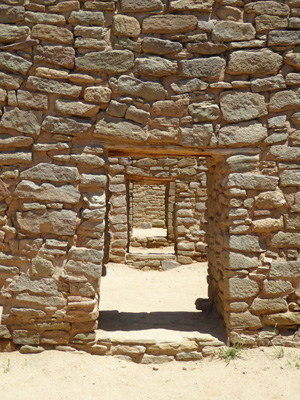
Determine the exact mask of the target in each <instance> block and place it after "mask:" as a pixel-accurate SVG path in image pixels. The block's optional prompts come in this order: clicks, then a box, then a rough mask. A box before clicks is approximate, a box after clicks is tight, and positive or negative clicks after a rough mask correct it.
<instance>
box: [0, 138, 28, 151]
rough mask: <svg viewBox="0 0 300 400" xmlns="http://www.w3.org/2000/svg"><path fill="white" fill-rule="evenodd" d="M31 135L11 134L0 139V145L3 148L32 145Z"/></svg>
mask: <svg viewBox="0 0 300 400" xmlns="http://www.w3.org/2000/svg"><path fill="white" fill-rule="evenodd" d="M32 143H33V139H32V138H31V137H24V136H13V137H8V138H5V139H0V146H1V147H2V148H3V149H5V148H7V147H29V146H30V145H32Z"/></svg>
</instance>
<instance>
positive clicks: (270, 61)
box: [226, 49, 282, 75]
mask: <svg viewBox="0 0 300 400" xmlns="http://www.w3.org/2000/svg"><path fill="white" fill-rule="evenodd" d="M281 65H282V57H281V56H280V55H279V54H277V53H274V52H273V51H271V50H269V49H263V50H247V51H245V50H238V51H234V52H232V53H231V54H230V56H229V62H228V66H227V68H226V72H227V73H228V74H230V75H239V74H261V75H268V74H276V73H277V72H278V71H279V69H280V67H281Z"/></svg>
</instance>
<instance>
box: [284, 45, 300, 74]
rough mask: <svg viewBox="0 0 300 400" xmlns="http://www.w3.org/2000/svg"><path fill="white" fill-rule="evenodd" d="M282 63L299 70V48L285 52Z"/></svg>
mask: <svg viewBox="0 0 300 400" xmlns="http://www.w3.org/2000/svg"><path fill="white" fill-rule="evenodd" d="M284 62H285V63H286V64H288V65H291V66H292V67H294V68H295V69H300V46H297V47H294V48H293V49H291V50H289V51H287V52H286V53H285V56H284Z"/></svg>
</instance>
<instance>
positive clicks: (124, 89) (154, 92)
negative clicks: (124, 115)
mask: <svg viewBox="0 0 300 400" xmlns="http://www.w3.org/2000/svg"><path fill="white" fill-rule="evenodd" d="M118 93H119V94H121V95H131V96H135V97H142V98H143V99H145V100H148V101H155V100H164V99H165V98H166V91H165V89H164V87H163V86H162V85H161V84H160V83H158V82H150V81H148V82H147V81H141V80H139V79H136V78H133V77H131V76H128V75H122V76H120V78H119V80H118Z"/></svg>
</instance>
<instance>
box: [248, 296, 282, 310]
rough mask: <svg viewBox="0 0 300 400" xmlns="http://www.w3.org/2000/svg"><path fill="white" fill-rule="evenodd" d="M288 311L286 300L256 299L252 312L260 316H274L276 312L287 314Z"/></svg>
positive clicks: (251, 308)
mask: <svg viewBox="0 0 300 400" xmlns="http://www.w3.org/2000/svg"><path fill="white" fill-rule="evenodd" d="M287 310H288V306H287V302H286V300H284V299H282V298H279V299H259V298H256V299H254V300H253V303H252V304H251V307H250V311H252V312H255V313H259V314H272V313H276V312H285V311H287Z"/></svg>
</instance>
